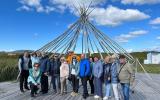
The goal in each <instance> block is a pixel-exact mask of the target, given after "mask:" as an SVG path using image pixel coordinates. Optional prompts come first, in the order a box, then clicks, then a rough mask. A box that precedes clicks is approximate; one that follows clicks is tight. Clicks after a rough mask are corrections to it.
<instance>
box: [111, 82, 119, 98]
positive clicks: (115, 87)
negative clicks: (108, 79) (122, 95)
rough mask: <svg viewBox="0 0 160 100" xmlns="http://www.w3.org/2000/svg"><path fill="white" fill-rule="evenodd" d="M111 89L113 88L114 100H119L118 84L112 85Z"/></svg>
mask: <svg viewBox="0 0 160 100" xmlns="http://www.w3.org/2000/svg"><path fill="white" fill-rule="evenodd" d="M112 88H113V93H114V97H115V100H119V93H118V84H117V83H112Z"/></svg>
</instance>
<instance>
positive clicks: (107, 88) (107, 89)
mask: <svg viewBox="0 0 160 100" xmlns="http://www.w3.org/2000/svg"><path fill="white" fill-rule="evenodd" d="M105 86H106V97H109V96H111V83H110V82H108V81H106V82H105Z"/></svg>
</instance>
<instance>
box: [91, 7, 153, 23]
mask: <svg viewBox="0 0 160 100" xmlns="http://www.w3.org/2000/svg"><path fill="white" fill-rule="evenodd" d="M117 14H118V15H117ZM90 17H91V18H93V19H94V20H95V21H96V22H97V23H98V24H100V25H108V26H117V25H120V24H122V23H123V22H130V21H138V20H143V19H147V18H149V17H150V16H149V15H146V14H145V13H143V12H140V11H139V10H137V9H125V10H124V9H120V8H117V7H114V6H111V5H110V6H108V8H106V9H105V8H95V10H94V11H93V12H92V13H91V15H90Z"/></svg>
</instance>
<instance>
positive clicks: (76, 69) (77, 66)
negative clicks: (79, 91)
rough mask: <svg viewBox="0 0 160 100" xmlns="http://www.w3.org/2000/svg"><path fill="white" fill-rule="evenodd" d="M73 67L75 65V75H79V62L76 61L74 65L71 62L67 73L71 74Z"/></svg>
mask: <svg viewBox="0 0 160 100" xmlns="http://www.w3.org/2000/svg"><path fill="white" fill-rule="evenodd" d="M74 67H75V72H76V76H79V73H80V66H79V62H77V63H76V65H75V66H74V65H73V64H70V65H69V73H70V74H71V71H72V69H73V68H74Z"/></svg>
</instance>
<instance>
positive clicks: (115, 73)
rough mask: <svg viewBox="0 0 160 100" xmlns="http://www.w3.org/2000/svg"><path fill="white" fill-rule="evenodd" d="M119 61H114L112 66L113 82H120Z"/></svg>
mask: <svg viewBox="0 0 160 100" xmlns="http://www.w3.org/2000/svg"><path fill="white" fill-rule="evenodd" d="M119 65H120V64H119V61H118V60H116V61H115V62H113V63H112V66H111V82H112V83H118V69H119V67H120V66H119Z"/></svg>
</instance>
